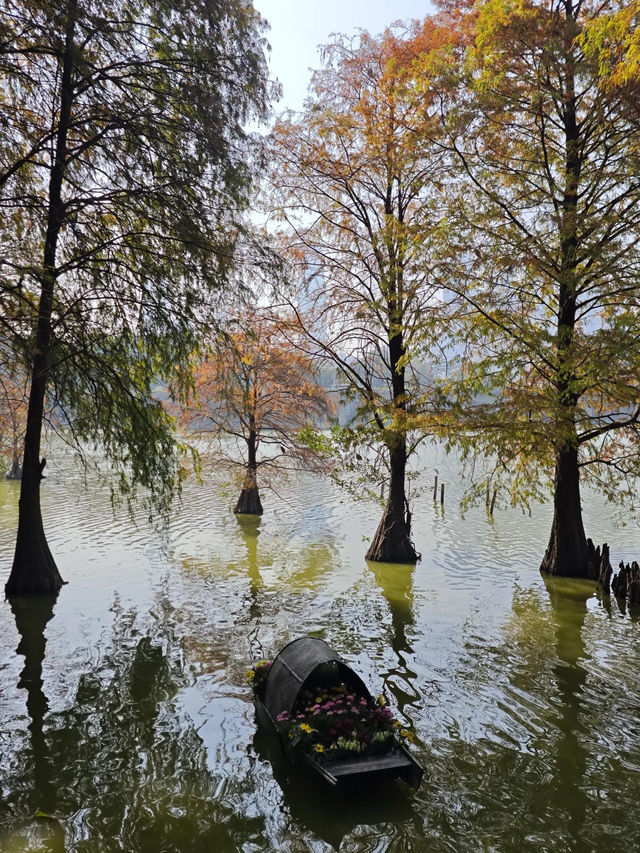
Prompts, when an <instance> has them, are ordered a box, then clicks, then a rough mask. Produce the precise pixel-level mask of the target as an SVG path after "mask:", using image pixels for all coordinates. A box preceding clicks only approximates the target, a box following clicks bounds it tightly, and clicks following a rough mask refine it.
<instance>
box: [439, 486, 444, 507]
mask: <svg viewBox="0 0 640 853" xmlns="http://www.w3.org/2000/svg"><path fill="white" fill-rule="evenodd" d="M440 503H441V504H444V483H442V485H441V486H440Z"/></svg>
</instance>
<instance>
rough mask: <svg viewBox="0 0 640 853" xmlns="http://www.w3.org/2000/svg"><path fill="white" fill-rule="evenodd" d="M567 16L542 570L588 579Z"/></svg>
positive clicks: (576, 169) (575, 154)
mask: <svg viewBox="0 0 640 853" xmlns="http://www.w3.org/2000/svg"><path fill="white" fill-rule="evenodd" d="M565 10H566V16H567V36H566V45H565V50H566V64H565V77H564V85H565V102H564V136H565V145H566V160H565V186H564V194H563V199H562V221H561V224H560V251H561V270H560V279H559V285H558V326H557V377H556V395H557V397H556V399H557V406H558V409H557V418H556V425H557V430H558V433H559V435H558V442H557V447H556V466H555V480H554V497H553V524H552V527H551V537H550V539H549V545H548V547H547V551H546V554H545V556H544V559H543V561H542V565H541V566H540V570H541V571H543V572H548V573H549V574H552V575H564V576H567V577H587V574H588V568H587V538H586V536H585V532H584V526H583V523H582V506H581V503H580V468H579V465H578V444H579V442H578V436H577V433H576V426H575V423H576V421H575V417H576V415H575V413H576V406H577V403H578V400H579V399H580V391H579V381H578V377H577V376H576V371H575V366H574V364H575V353H574V349H575V325H576V310H577V276H576V267H577V263H578V260H577V246H578V185H579V181H580V173H581V167H582V160H581V153H580V131H579V128H578V123H577V120H576V96H575V60H574V57H573V50H574V47H573V39H574V35H575V21H574V18H573V6H572V0H566V2H565Z"/></svg>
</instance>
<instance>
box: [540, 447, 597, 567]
mask: <svg viewBox="0 0 640 853" xmlns="http://www.w3.org/2000/svg"><path fill="white" fill-rule="evenodd" d="M587 557H588V549H587V537H586V536H585V532H584V525H583V523H582V506H581V503H580V469H579V467H578V450H577V447H569V448H567V447H565V448H563V449H561V450H559V451H558V453H557V455H556V469H555V481H554V496H553V523H552V526H551V536H550V538H549V544H548V546H547V552H546V554H545V555H544V559H543V561H542V565H541V566H540V571H542V572H548V573H549V574H550V575H562V576H563V577H569V578H586V577H588V576H589V571H588V560H587Z"/></svg>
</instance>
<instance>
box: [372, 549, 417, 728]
mask: <svg viewBox="0 0 640 853" xmlns="http://www.w3.org/2000/svg"><path fill="white" fill-rule="evenodd" d="M369 568H370V569H371V571H372V572H373V576H374V577H375V579H376V583H377V584H378V586H379V587H380V588H381V590H382V594H383V595H384V597H385V600H386V602H387V604H388V605H389V613H390V614H391V648H392V649H393V651H394V652H395V654H396V657H397V658H398V665H397V666H394V667H393V668H392V669H390V670H389V671H387V672H384V673H382V678H383V681H384V683H385V685H386V684H387V683H389V682H391V684H392V687H391V689H392V691H393V694H394V697H395V700H396V704H397V706H398V708H399V710H400V711H403V710H404V708H405V706H406V705H411V704H414V703H415V702H416V701H417V700H419V699H420V693H419V691H418V690H416V688H415V687H414V682H415V679H416V678H417V673H416V672H415V671H414V670H412V669H410V668H409V667H408V666H407V661H406V656H407V655H412V654H413V649H412V648H411V645H410V643H409V640H408V639H407V634H406V632H407V628H410V627H412V626H413V625H415V616H414V613H413V573H414V571H415V565H414V564H413V563H409V564H407V565H401V564H399V563H386V564H385V563H378V562H371V563H369Z"/></svg>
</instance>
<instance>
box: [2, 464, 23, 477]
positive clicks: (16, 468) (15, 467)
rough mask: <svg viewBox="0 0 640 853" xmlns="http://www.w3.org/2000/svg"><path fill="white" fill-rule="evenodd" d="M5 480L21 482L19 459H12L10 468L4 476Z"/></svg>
mask: <svg viewBox="0 0 640 853" xmlns="http://www.w3.org/2000/svg"><path fill="white" fill-rule="evenodd" d="M5 477H6V479H7V480H21V479H22V465H21V464H20V460H19V459H14V460H13V462H12V463H11V468H9V470H8V471H7V473H6V474H5Z"/></svg>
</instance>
